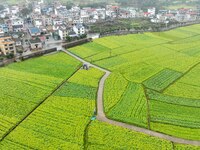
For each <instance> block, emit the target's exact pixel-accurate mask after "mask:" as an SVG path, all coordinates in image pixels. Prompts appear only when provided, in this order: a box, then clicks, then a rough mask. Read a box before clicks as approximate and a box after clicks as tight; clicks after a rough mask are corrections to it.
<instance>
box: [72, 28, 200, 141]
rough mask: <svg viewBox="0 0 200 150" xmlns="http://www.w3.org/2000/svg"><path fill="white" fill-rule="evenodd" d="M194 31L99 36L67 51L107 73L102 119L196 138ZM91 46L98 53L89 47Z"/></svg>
mask: <svg viewBox="0 0 200 150" xmlns="http://www.w3.org/2000/svg"><path fill="white" fill-rule="evenodd" d="M199 29H200V25H193V26H187V27H182V28H178V29H175V30H171V31H166V32H159V33H156V32H154V33H144V34H137V35H136V34H135V35H125V36H111V37H105V38H102V39H97V40H95V41H93V42H92V43H88V44H87V48H86V47H85V46H84V45H83V46H79V47H75V48H71V49H70V51H71V52H73V53H75V54H76V55H78V56H80V57H83V58H84V59H86V60H87V61H90V62H92V63H94V64H96V65H99V66H101V67H103V68H106V69H108V70H110V71H111V72H112V74H111V76H110V77H109V78H108V79H107V80H106V85H105V92H104V108H105V112H106V115H107V117H108V118H110V119H114V120H117V121H122V122H127V123H129V124H134V125H138V126H142V127H146V128H147V127H150V129H152V130H155V131H158V132H162V133H166V134H169V135H173V136H176V137H180V138H185V139H190V140H200V139H199V137H200V124H199V120H200V118H199V112H200V107H199V102H200V95H199V93H200V88H199V87H200V82H199V81H200V77H199V75H200V69H199V68H200V49H199V47H200V43H199V40H200V30H199ZM95 44H98V47H101V46H103V49H101V50H102V51H100V50H95V48H91V47H90V46H89V45H95ZM100 45H101V46H100ZM83 48H84V49H83ZM91 49H93V51H92V52H91Z"/></svg>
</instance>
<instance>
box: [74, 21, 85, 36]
mask: <svg viewBox="0 0 200 150" xmlns="http://www.w3.org/2000/svg"><path fill="white" fill-rule="evenodd" d="M73 30H74V32H75V33H76V34H77V35H83V34H85V27H84V26H83V25H82V24H76V25H74V26H73Z"/></svg>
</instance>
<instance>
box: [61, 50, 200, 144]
mask: <svg viewBox="0 0 200 150" xmlns="http://www.w3.org/2000/svg"><path fill="white" fill-rule="evenodd" d="M62 51H63V52H65V53H67V54H68V55H70V56H72V57H74V58H75V59H77V60H79V61H80V62H82V63H84V64H88V65H89V66H91V67H94V68H96V69H99V70H101V71H103V72H105V74H104V76H103V77H102V78H101V80H100V83H99V88H98V95H97V119H98V120H99V121H102V122H106V123H109V124H112V125H115V126H120V127H123V128H127V129H130V130H134V131H137V132H141V133H144V134H148V135H150V136H154V137H158V138H162V139H165V140H168V141H171V142H174V143H179V144H190V145H196V146H200V141H193V140H186V139H182V138H177V137H173V136H170V135H166V134H163V133H159V132H155V131H152V130H148V129H145V128H140V127H137V126H134V125H130V124H127V123H122V122H118V121H114V120H111V119H108V118H107V117H106V115H105V113H104V105H103V90H104V85H105V80H106V79H107V78H108V76H109V75H110V73H111V72H110V71H108V70H105V69H103V68H101V67H99V66H96V65H93V64H90V63H89V62H87V61H85V60H83V59H82V58H80V57H78V56H76V55H74V54H72V53H71V52H69V51H67V50H62Z"/></svg>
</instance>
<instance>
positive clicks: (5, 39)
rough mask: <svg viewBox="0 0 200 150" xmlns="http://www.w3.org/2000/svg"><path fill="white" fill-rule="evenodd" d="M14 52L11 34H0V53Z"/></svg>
mask: <svg viewBox="0 0 200 150" xmlns="http://www.w3.org/2000/svg"><path fill="white" fill-rule="evenodd" d="M10 53H13V54H16V48H15V42H14V41H13V40H12V38H11V36H1V37H0V54H3V55H7V54H10Z"/></svg>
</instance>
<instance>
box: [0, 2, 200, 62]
mask: <svg viewBox="0 0 200 150" xmlns="http://www.w3.org/2000/svg"><path fill="white" fill-rule="evenodd" d="M30 6H31V7H30ZM26 8H27V9H26ZM28 10H31V12H28ZM199 10H200V9H199V8H195V9H185V8H180V9H176V10H156V8H148V9H147V11H143V10H141V9H140V8H134V7H120V6H119V5H106V6H105V7H99V8H91V7H83V8H81V7H79V6H77V5H74V6H73V7H71V8H70V9H67V6H64V5H62V4H61V3H60V2H59V1H54V3H52V4H47V3H45V2H44V1H43V0H41V1H34V2H27V4H25V5H24V4H23V5H22V4H21V5H20V4H18V5H12V6H10V5H4V9H3V10H1V12H0V18H1V23H0V55H1V56H7V55H9V56H8V57H12V56H15V55H17V54H18V53H20V54H22V53H27V52H29V53H31V52H32V51H35V50H41V49H44V48H48V46H49V45H51V44H52V45H54V44H55V43H58V42H59V41H60V42H70V41H72V40H74V39H76V40H77V39H80V38H86V37H87V33H88V32H90V28H89V25H91V24H94V23H98V22H103V21H107V20H114V19H120V18H123V19H130V18H149V19H150V20H151V22H152V23H168V22H170V21H172V20H175V21H178V22H190V21H195V20H198V19H199V14H200V13H199V12H200V11H199ZM26 11H27V12H26ZM22 12H23V13H22ZM10 55H12V56H10ZM1 59H2V57H1Z"/></svg>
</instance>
